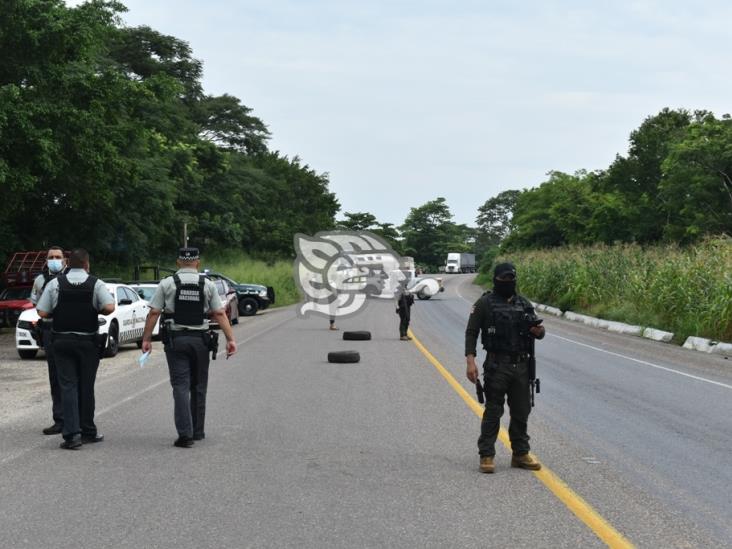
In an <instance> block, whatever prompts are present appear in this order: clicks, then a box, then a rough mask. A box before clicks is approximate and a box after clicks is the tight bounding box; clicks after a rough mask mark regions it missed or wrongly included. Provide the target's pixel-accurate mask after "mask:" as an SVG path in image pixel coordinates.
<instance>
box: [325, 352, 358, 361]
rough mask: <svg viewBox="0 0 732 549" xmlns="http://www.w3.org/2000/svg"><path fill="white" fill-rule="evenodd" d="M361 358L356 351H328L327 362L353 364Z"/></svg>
mask: <svg viewBox="0 0 732 549" xmlns="http://www.w3.org/2000/svg"><path fill="white" fill-rule="evenodd" d="M360 360H361V355H360V354H358V351H333V352H331V353H328V362H333V363H335V364H354V363H356V362H359V361H360Z"/></svg>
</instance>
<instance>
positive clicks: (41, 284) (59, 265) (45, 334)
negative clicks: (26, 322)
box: [30, 246, 66, 435]
mask: <svg viewBox="0 0 732 549" xmlns="http://www.w3.org/2000/svg"><path fill="white" fill-rule="evenodd" d="M65 267H66V259H65V258H64V250H63V248H61V247H59V246H51V247H50V248H49V249H48V252H47V253H46V265H45V267H44V268H43V272H42V273H41V274H39V275H38V276H37V277H36V279H35V280H34V281H33V288H32V289H31V295H30V300H31V303H33V305H38V300H39V299H41V295H42V294H43V290H44V289H45V287H46V285H47V284H48V283H49V282H50V281H51V280H53V279H54V278H55V277H56V276H57V275H58V274H59V273H61V272H63V270H64V268H65ZM39 322H40V328H41V329H40V341H39V342H38V346H39V347H43V350H44V351H45V353H46V363H47V364H48V383H49V385H50V386H51V416H52V417H53V425H51V426H50V427H46V428H45V429H43V434H44V435H58V434H59V433H61V430H62V428H63V424H64V411H63V406H62V404H61V386H60V385H59V382H58V370H57V369H56V361H55V360H54V357H53V348H52V345H51V322H50V321H48V322H47V321H44V320H43V319H41V320H40V321H39Z"/></svg>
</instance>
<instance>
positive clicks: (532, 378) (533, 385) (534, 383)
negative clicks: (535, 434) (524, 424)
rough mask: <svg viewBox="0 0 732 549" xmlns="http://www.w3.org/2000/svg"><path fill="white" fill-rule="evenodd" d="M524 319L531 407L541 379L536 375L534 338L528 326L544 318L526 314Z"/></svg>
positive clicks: (538, 323) (539, 391)
mask: <svg viewBox="0 0 732 549" xmlns="http://www.w3.org/2000/svg"><path fill="white" fill-rule="evenodd" d="M524 321H525V322H526V337H528V338H529V391H531V407H532V408H533V407H534V390H536V392H537V393H541V380H540V379H538V378H537V377H536V351H535V348H534V344H535V342H536V339H535V338H534V336H533V335H531V332H530V331H529V328H533V327H534V326H539V325H540V324H541V323H542V322H544V319H543V318H538V317H537V316H534V317H531V316H529V315H526V317H525V318H524Z"/></svg>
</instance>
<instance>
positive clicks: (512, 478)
mask: <svg viewBox="0 0 732 549" xmlns="http://www.w3.org/2000/svg"><path fill="white" fill-rule="evenodd" d="M446 286H447V291H446V292H445V293H443V294H441V295H440V296H439V297H437V298H433V299H432V300H429V301H418V302H417V303H416V304H415V306H414V308H413V321H412V329H413V332H414V335H415V336H416V337H417V340H418V341H419V342H421V344H422V345H423V348H424V349H423V350H421V349H420V348H418V346H417V345H415V344H414V343H409V342H400V341H398V337H397V336H398V333H397V324H398V317H397V315H396V314H394V309H393V304H392V303H391V302H383V301H372V302H370V304H369V307H368V308H367V309H366V311H364V312H363V313H362V314H360V315H359V316H357V317H355V318H352V319H347V320H344V321H342V322H340V323H339V324H340V327H341V328H342V329H368V330H371V331H372V333H373V336H374V339H373V340H372V341H368V342H346V341H342V340H341V332H330V331H328V330H327V324H328V323H327V320H323V319H310V320H300V319H297V318H295V316H294V310H293V309H292V308H287V309H280V310H272V311H267V314H264V315H261V316H258V317H256V318H254V319H251V321H247V322H244V323H243V324H242V325H241V326H239V327H237V328H236V329H235V333H236V335H237V338H238V340H239V341H240V342H242V345H241V347H240V349H241V350H240V353H239V354H238V355H236V356H235V357H232V359H230V360H223V359H222V358H221V357H220V358H219V360H217V361H215V362H213V363H212V368H211V379H210V385H209V408H208V417H207V428H206V436H207V438H206V440H205V441H203V442H201V443H196V446H195V447H194V448H192V449H190V450H183V449H178V448H174V447H173V446H172V442H173V440H174V438H175V431H174V427H173V418H172V396H171V389H170V385H169V383H168V379H167V369H166V367H165V365H164V357H163V355H162V352H161V348H160V346H159V345H156V346H155V350H154V352H153V356H152V358H151V360H150V361H149V362H148V366H147V367H146V368H144V369H139V368H137V366H136V362H135V359H136V357H137V353H136V352H129V353H128V356H129V367H128V368H127V369H126V370H124V371H123V372H122V373H120V374H119V375H117V376H113V377H107V378H105V379H104V380H103V383H100V384H99V386H98V390H97V408H98V417H97V424H98V426H99V428H100V431H101V432H103V433H104V434H105V435H106V437H107V438H106V440H105V441H104V442H103V443H102V444H99V445H95V446H85V447H84V448H83V449H82V450H81V451H78V452H69V451H62V450H59V449H58V442H59V438H57V437H54V438H49V437H42V436H41V435H39V434H37V432H38V426H39V425H43V424H45V421H46V417H45V416H46V415H47V410H46V406H45V404H43V405H40V404H39V405H38V406H37V409H36V410H34V411H33V413H30V414H26V415H24V416H22V417H20V418H18V419H16V420H13V421H7V422H4V423H3V424H2V425H0V494H2V500H1V501H2V512H1V513H0V547H33V548H37V547H51V546H53V547H94V548H97V547H100V548H101V547H176V548H187V547H212V548H213V547H318V548H320V547H517V546H533V547H572V548H576V547H583V548H584V547H602V546H603V545H605V543H610V544H618V545H620V544H622V543H623V542H626V541H628V542H629V543H632V544H635V545H637V546H639V547H659V546H661V547H707V546H717V547H718V546H725V545H727V546H729V545H731V543H730V540H732V527H730V525H729V524H730V522H732V496H731V495H730V488H732V470H731V469H732V468H731V467H730V463H731V462H730V455H732V454H731V452H730V451H731V450H732V427H731V425H732V423H731V420H730V418H731V417H732V398H730V397H731V396H732V369H731V368H730V364H729V362H728V361H726V360H724V359H723V358H721V357H712V356H706V355H701V354H699V353H693V352H690V351H686V350H684V349H679V348H676V347H671V346H668V345H663V344H659V343H655V342H650V341H645V340H641V339H637V338H631V337H627V336H620V335H616V334H609V333H606V332H603V331H599V330H594V329H592V328H588V327H586V326H583V325H575V324H572V323H569V322H566V321H563V320H561V319H554V318H547V319H546V321H545V323H546V327H547V331H548V335H547V337H546V338H545V339H544V340H543V341H542V342H539V343H538V344H537V351H538V357H539V371H540V376H539V377H540V378H541V380H542V392H541V394H540V395H538V396H537V406H536V408H535V409H534V411H533V413H532V416H531V419H530V422H529V428H530V434H531V435H532V445H533V453H534V454H535V455H536V456H537V457H538V458H539V459H540V460H541V461H542V462H543V463H544V464H545V466H546V467H545V472H546V474H547V475H551V476H544V477H542V476H540V475H537V474H534V473H531V472H528V471H522V470H516V469H511V468H510V467H509V462H510V452H509V451H508V450H507V449H506V448H505V447H503V446H499V452H498V455H497V472H496V474H495V475H481V474H480V473H478V472H477V466H478V457H477V450H476V447H475V443H476V439H477V436H478V430H479V419H478V417H477V416H476V414H475V412H474V410H473V408H471V406H470V403H469V402H466V400H465V399H464V398H463V397H461V396H460V394H459V392H458V390H459V388H460V387H463V388H464V389H466V390H467V391H469V394H470V395H472V394H473V386H472V384H470V383H469V382H467V381H466V380H465V379H464V370H465V365H464V358H463V356H462V355H463V333H464V328H465V322H466V320H467V314H468V311H469V308H470V304H471V303H472V302H473V301H474V300H475V299H476V298H477V297H478V296H479V295H480V290H479V289H478V288H477V287H475V286H473V285H472V284H471V283H470V277H469V276H463V275H455V276H451V277H447V278H446ZM339 349H357V350H359V351H361V356H362V359H361V362H360V363H359V364H343V365H337V364H328V363H327V362H326V360H325V357H326V354H327V352H328V351H330V350H339ZM426 353H427V354H429V356H430V357H431V360H430V359H429V358H428V356H427V354H426ZM436 365H437V366H441V367H444V369H445V372H444V373H441V372H440V371H439V370H438V367H436ZM450 377H453V378H454V379H456V380H457V383H456V384H455V385H456V386H457V388H458V390H456V387H455V386H453V385H451V384H450V383H449V382H448V379H449V378H450ZM0 406H2V403H1V402H0ZM552 482H554V484H551V483H552ZM547 483H549V484H547ZM608 532H609V533H608ZM603 536H604V537H603ZM603 539H604V540H605V541H603Z"/></svg>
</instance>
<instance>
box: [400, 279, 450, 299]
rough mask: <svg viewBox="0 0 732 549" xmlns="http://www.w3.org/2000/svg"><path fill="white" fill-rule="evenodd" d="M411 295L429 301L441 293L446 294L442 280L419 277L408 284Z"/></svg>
mask: <svg viewBox="0 0 732 549" xmlns="http://www.w3.org/2000/svg"><path fill="white" fill-rule="evenodd" d="M407 290H408V291H409V293H411V294H414V295H416V296H417V299H429V298H431V297H432V296H434V295H437V294H438V293H440V292H444V291H445V288H444V286H443V285H442V279H441V278H431V277H426V276H417V277H415V278H413V279H411V280H410V281H409V282H408V283H407Z"/></svg>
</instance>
